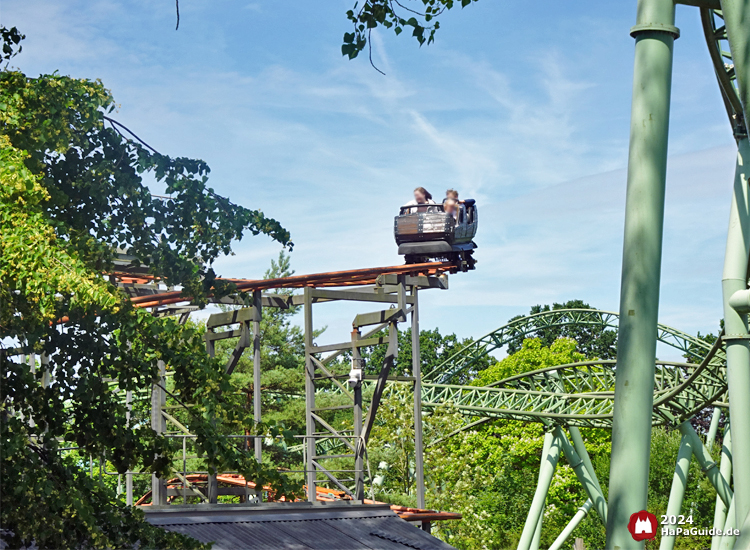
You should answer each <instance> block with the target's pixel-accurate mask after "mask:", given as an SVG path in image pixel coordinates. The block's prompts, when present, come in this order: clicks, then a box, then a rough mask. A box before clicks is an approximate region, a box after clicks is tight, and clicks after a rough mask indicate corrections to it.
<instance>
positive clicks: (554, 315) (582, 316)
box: [424, 309, 724, 384]
mask: <svg viewBox="0 0 750 550" xmlns="http://www.w3.org/2000/svg"><path fill="white" fill-rule="evenodd" d="M618 325H619V315H618V314H617V313H614V312H611V311H600V310H596V309H558V310H552V311H544V312H542V313H537V314H534V315H528V316H526V317H521V318H519V319H515V320H513V321H511V322H509V323H507V324H505V325H503V326H501V327H500V328H497V329H495V330H493V331H492V332H489V333H487V334H485V335H484V336H482V337H481V338H479V339H477V340H475V341H474V342H472V343H471V344H469V345H468V346H465V347H463V348H461V349H459V350H458V351H456V352H454V353H453V354H452V355H451V356H450V357H448V358H447V359H445V360H444V361H443V362H442V363H440V364H439V365H437V366H436V367H434V368H433V369H432V370H430V371H429V372H427V373H425V374H424V380H425V381H428V382H435V383H439V384H447V383H450V382H452V381H454V380H455V379H456V378H457V377H458V376H459V375H461V374H463V373H466V372H467V371H469V369H470V368H471V367H472V365H473V364H475V363H476V361H477V360H478V359H481V358H482V357H484V356H486V355H488V354H489V353H492V352H493V351H495V350H498V349H501V348H502V347H504V346H505V345H506V344H508V342H511V341H517V340H518V339H519V338H525V337H532V336H533V335H534V334H537V333H539V332H541V331H543V330H545V329H552V328H560V327H565V326H588V327H597V328H602V329H616V328H617V327H618ZM657 340H658V341H659V342H662V343H664V344H666V345H668V346H670V347H673V348H675V349H678V350H679V351H681V352H682V353H683V354H685V355H688V356H689V357H691V358H692V359H695V360H697V361H701V360H702V359H703V357H705V355H706V354H707V353H708V352H709V351H710V350H711V345H710V344H708V343H707V342H705V341H703V340H700V339H698V338H695V337H693V336H690V335H689V334H686V333H684V332H681V331H679V330H677V329H674V328H671V327H668V326H666V325H661V324H660V325H658V327H657ZM716 353H717V356H718V358H719V359H722V360H723V359H724V353H723V351H721V350H718V351H717V352H716Z"/></svg>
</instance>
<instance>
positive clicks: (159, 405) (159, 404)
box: [151, 360, 167, 506]
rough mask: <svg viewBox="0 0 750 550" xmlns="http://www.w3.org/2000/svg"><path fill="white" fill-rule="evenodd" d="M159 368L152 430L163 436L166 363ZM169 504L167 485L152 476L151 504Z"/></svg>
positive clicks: (155, 386)
mask: <svg viewBox="0 0 750 550" xmlns="http://www.w3.org/2000/svg"><path fill="white" fill-rule="evenodd" d="M157 364H158V368H159V378H158V380H159V385H157V384H153V385H152V386H151V429H153V430H154V431H155V432H156V433H157V434H163V433H164V432H165V431H166V430H167V420H166V419H165V418H164V415H163V414H161V411H162V410H163V409H164V405H166V403H167V394H166V393H164V390H163V389H162V388H161V386H164V385H165V383H166V378H165V376H164V374H165V372H166V365H165V363H164V361H161V360H159V361H158V363H157ZM166 503H167V485H166V483H165V481H164V480H163V479H161V478H158V477H156V474H151V504H152V505H155V506H156V505H163V504H166Z"/></svg>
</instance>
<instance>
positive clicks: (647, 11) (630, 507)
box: [607, 0, 679, 549]
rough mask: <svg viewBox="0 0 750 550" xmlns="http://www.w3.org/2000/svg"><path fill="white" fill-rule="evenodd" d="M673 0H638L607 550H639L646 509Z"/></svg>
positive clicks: (676, 32) (673, 31)
mask: <svg viewBox="0 0 750 550" xmlns="http://www.w3.org/2000/svg"><path fill="white" fill-rule="evenodd" d="M674 13H675V6H674V3H673V2H672V0H638V10H637V20H636V25H635V27H633V28H632V29H631V35H632V36H633V37H634V38H635V63H634V69H633V103H632V114H631V122H630V151H629V158H628V183H627V199H626V205H625V234H624V240H623V255H622V282H621V289H620V327H619V336H618V342H617V359H618V361H617V376H616V380H615V400H614V411H613V412H614V419H613V428H612V460H611V465H610V484H609V515H608V523H607V548H610V549H614V548H618V547H619V548H643V546H644V543H643V542H640V543H636V542H634V541H633V538H632V537H631V536H630V533H629V532H628V529H627V525H628V521H629V519H630V515H631V514H633V513H634V512H638V511H639V510H643V509H645V508H646V500H647V496H648V465H649V454H650V450H651V449H650V442H651V411H652V409H653V394H654V362H655V360H656V326H657V317H658V310H659V282H660V276H661V251H662V233H663V228H664V192H665V183H666V172H667V140H668V133H669V103H670V94H671V87H672V49H673V46H674V39H675V37H676V36H679V30H678V29H677V28H676V27H675V26H674Z"/></svg>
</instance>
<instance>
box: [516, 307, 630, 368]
mask: <svg viewBox="0 0 750 550" xmlns="http://www.w3.org/2000/svg"><path fill="white" fill-rule="evenodd" d="M561 309H591V306H589V305H588V304H587V303H585V302H583V301H582V300H568V301H567V302H565V303H563V304H557V303H555V304H552V307H550V306H548V305H545V306H539V305H537V306H533V307H532V308H531V311H529V315H536V314H538V313H543V312H545V311H556V310H561ZM522 317H524V316H523V315H517V316H516V317H513V318H512V319H510V321H515V320H516V319H521V318H522ZM510 321H509V322H510ZM528 336H529V335H525V336H524V335H520V334H519V335H518V337H517V338H515V339H514V340H511V341H510V342H509V343H508V354H509V355H511V354H513V353H515V352H517V351H518V350H519V349H521V345H522V344H523V340H524V338H527V337H528ZM532 336H534V337H536V338H539V339H540V340H541V341H542V344H543V345H545V346H551V345H552V343H553V342H554V341H555V340H557V339H558V338H572V339H573V340H575V341H576V343H577V349H578V351H579V352H581V353H582V354H583V355H584V356H585V357H586V358H588V359H614V358H615V357H616V355H617V331H615V330H611V329H603V328H601V327H587V326H576V325H568V326H559V327H545V328H542V329H540V330H538V331H537V332H536V333H535V334H533V335H532Z"/></svg>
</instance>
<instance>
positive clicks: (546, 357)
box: [471, 338, 585, 386]
mask: <svg viewBox="0 0 750 550" xmlns="http://www.w3.org/2000/svg"><path fill="white" fill-rule="evenodd" d="M577 347H578V344H577V343H576V341H575V340H573V339H571V338H559V339H557V340H555V341H553V343H552V345H551V346H549V347H546V346H545V345H544V344H543V343H542V340H541V339H539V338H527V339H526V340H524V341H523V344H522V347H521V349H520V350H518V351H517V352H516V353H514V354H513V355H509V356H508V357H506V358H505V359H503V360H502V361H500V362H498V363H496V364H494V365H493V366H491V367H488V368H487V369H485V370H483V371H481V372H480V373H479V375H478V376H477V378H476V379H475V380H474V381H472V383H471V384H472V385H473V386H487V385H489V384H491V383H493V382H499V381H500V380H503V379H505V378H508V377H510V376H515V375H516V374H522V373H524V372H528V371H532V370H537V369H543V368H545V367H554V366H555V365H565V364H567V363H576V362H578V361H583V360H584V359H585V356H584V355H583V354H581V353H579V352H577V351H576V348H577Z"/></svg>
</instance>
